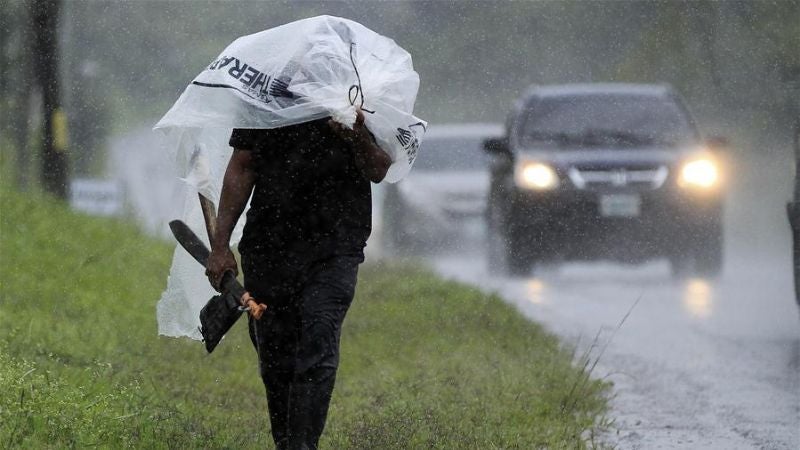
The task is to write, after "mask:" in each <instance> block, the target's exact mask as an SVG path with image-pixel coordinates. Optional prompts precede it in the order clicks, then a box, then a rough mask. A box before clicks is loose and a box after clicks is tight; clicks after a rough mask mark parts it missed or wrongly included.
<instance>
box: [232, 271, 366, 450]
mask: <svg viewBox="0 0 800 450" xmlns="http://www.w3.org/2000/svg"><path fill="white" fill-rule="evenodd" d="M243 259H244V258H243ZM362 260H363V257H356V256H335V257H332V258H330V259H326V260H323V261H317V262H311V263H308V264H291V262H289V265H290V266H294V267H293V269H295V270H292V271H291V272H292V275H291V276H287V277H284V278H282V279H281V280H280V282H278V280H277V279H276V278H275V277H274V276H270V275H274V274H275V273H279V272H280V271H281V269H283V270H286V264H287V261H282V262H278V263H275V264H270V263H262V264H260V265H259V266H258V267H253V264H252V263H244V261H243V269H244V272H245V285H246V286H247V289H248V290H249V291H250V292H251V294H253V296H254V297H255V298H257V299H259V300H260V301H262V302H264V303H266V304H267V310H266V312H265V313H264V315H263V316H262V317H261V319H260V320H254V319H253V318H250V339H251V340H252V341H253V345H254V346H255V348H256V351H257V352H258V361H259V371H260V374H261V378H262V380H263V381H264V386H265V387H266V390H267V403H268V405H269V418H270V423H271V425H272V437H273V439H274V440H275V445H276V446H277V448H278V449H291V450H295V449H316V448H317V445H318V443H319V438H320V436H321V435H322V430H323V429H324V427H325V419H326V417H327V414H328V405H329V404H330V399H331V393H332V392H333V385H334V381H335V379H336V369H337V368H338V365H339V337H340V335H341V327H342V322H343V321H344V317H345V314H346V313H347V309H348V308H349V307H350V303H351V302H352V300H353V295H354V293H355V286H356V277H357V273H358V265H359V263H361V261H362ZM278 265H281V266H282V267H280V268H279V267H277V266H278ZM273 270H274V271H273ZM265 271H270V272H271V273H270V275H267V274H266V272H265ZM259 274H261V275H262V276H261V277H259V276H258V275H259ZM248 275H249V276H248ZM287 275H288V274H287Z"/></svg>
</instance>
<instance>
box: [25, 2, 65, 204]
mask: <svg viewBox="0 0 800 450" xmlns="http://www.w3.org/2000/svg"><path fill="white" fill-rule="evenodd" d="M60 10H61V0H33V1H32V2H31V19H32V20H31V23H32V25H33V33H32V34H33V36H34V42H33V67H32V72H33V74H34V79H35V80H36V82H37V84H38V85H39V89H40V90H41V92H42V99H43V106H44V108H43V113H44V130H43V133H42V143H41V144H42V147H41V164H42V165H41V178H42V184H43V186H44V189H45V191H47V192H49V193H50V194H53V195H54V196H56V197H58V198H61V199H66V198H67V194H68V191H69V188H68V179H67V177H68V158H67V146H68V144H69V143H68V135H67V115H66V113H65V112H64V110H63V109H62V104H61V91H60V89H59V71H58V63H59V57H58V53H59V51H58V22H59V20H58V19H59V13H60Z"/></svg>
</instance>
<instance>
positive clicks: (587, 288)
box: [431, 251, 800, 449]
mask: <svg viewBox="0 0 800 450" xmlns="http://www.w3.org/2000/svg"><path fill="white" fill-rule="evenodd" d="M787 256H788V251H787ZM475 257H478V258H480V257H481V255H479V254H476V255H472V256H471V257H465V255H459V256H450V257H447V256H441V257H436V258H433V259H432V261H431V264H432V265H433V266H434V267H435V269H436V270H437V271H438V272H440V273H441V274H443V275H445V276H446V277H450V278H454V279H458V280H461V281H464V282H467V283H471V284H474V285H476V286H479V287H481V288H482V289H485V290H487V291H491V292H496V293H498V294H499V295H501V296H502V297H503V298H505V299H506V300H507V301H508V302H510V303H511V304H513V305H515V306H516V307H517V308H518V309H519V310H520V311H521V312H522V313H523V314H524V315H525V316H527V317H529V318H530V319H532V320H535V321H537V322H540V323H542V324H544V325H545V326H546V327H547V328H549V329H550V330H552V331H553V332H555V333H557V334H559V335H561V336H563V337H565V338H566V339H567V340H568V342H571V343H572V344H574V345H577V346H578V348H579V349H580V350H579V353H580V352H581V351H584V350H585V349H586V348H588V346H589V345H591V343H592V341H593V340H594V339H595V336H597V334H598V333H600V338H599V343H600V346H599V347H600V348H602V346H603V345H605V343H607V342H608V347H607V349H606V350H605V352H604V353H603V354H602V355H600V350H598V349H595V350H593V351H592V356H593V357H597V356H600V363H599V366H598V368H597V369H595V373H594V375H595V376H596V377H606V378H607V379H610V380H612V381H613V382H614V385H615V388H614V399H613V408H614V411H613V412H612V417H613V418H614V419H615V421H616V424H615V427H616V428H617V429H618V431H615V432H614V433H613V434H612V435H610V436H608V439H609V440H610V441H611V442H613V443H616V444H617V445H618V447H619V448H642V449H651V448H687V449H690V448H691V449H694V448H719V449H733V448H765V449H798V448H800V375H799V374H800V314H798V308H797V305H795V303H794V300H793V297H792V296H791V277H790V272H789V269H788V268H789V266H788V263H787V261H788V259H784V258H766V259H760V260H759V259H756V260H753V259H748V258H746V257H745V255H741V254H740V255H739V257H736V258H729V259H730V260H731V261H730V262H729V264H728V267H727V268H726V271H725V273H724V274H723V276H722V277H721V278H720V279H718V280H716V281H711V280H705V279H700V278H696V279H687V280H683V281H677V280H673V279H672V278H671V276H670V273H669V266H668V264H667V263H666V262H663V263H658V262H656V263H652V264H648V265H645V266H641V267H630V266H624V265H614V264H572V265H566V266H563V267H562V268H560V269H555V270H551V271H549V272H547V273H545V274H544V275H542V276H530V277H527V278H516V279H513V278H504V277H495V276H490V275H488V273H487V271H486V270H485V267H483V266H482V265H480V264H475V263H474V261H475V260H476V259H475ZM478 260H480V259H478ZM737 261H738V263H737ZM744 261H747V263H746V264H745V263H743V262H744ZM637 299H639V301H638V303H637ZM634 304H635V307H634V306H633V305H634ZM631 308H633V309H632V310H631ZM628 311H631V314H630V316H629V317H628V318H627V319H626V320H625V322H624V323H623V324H622V326H621V327H619V328H618V326H619V324H620V321H621V320H622V318H623V317H624V316H625V314H626V313H627V312H628ZM617 328H618V329H617ZM615 330H616V331H615Z"/></svg>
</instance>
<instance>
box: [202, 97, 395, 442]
mask: <svg viewBox="0 0 800 450" xmlns="http://www.w3.org/2000/svg"><path fill="white" fill-rule="evenodd" d="M230 145H231V146H232V147H233V148H234V151H233V155H232V156H231V159H230V161H229V163H228V167H227V170H226V172H225V177H224V181H223V187H222V194H221V198H220V206H219V213H218V214H219V215H218V219H217V234H216V236H215V238H214V240H213V242H212V250H211V255H210V257H209V260H208V272H207V275H208V277H209V280H210V281H211V283H212V285H213V286H215V287H217V288H218V287H219V283H220V280H221V278H222V275H223V274H224V273H225V272H226V271H233V272H234V273H237V272H238V271H237V265H236V260H235V259H234V256H233V254H232V253H231V250H230V248H229V241H230V237H231V233H232V231H233V228H234V225H235V224H236V222H237V220H238V219H239V216H240V215H241V214H242V211H243V210H244V208H245V206H246V204H247V200H248V198H250V195H251V193H252V200H251V203H250V210H249V212H248V214H247V220H246V224H245V228H244V234H243V236H242V240H241V242H240V243H239V252H240V254H241V257H242V271H243V272H244V283H245V288H246V289H247V290H248V291H249V292H250V293H251V294H252V295H253V296H254V297H255V298H256V299H258V300H259V301H260V302H263V303H266V305H267V310H266V312H265V313H264V316H263V317H262V318H261V319H260V320H255V319H253V318H252V317H251V318H250V323H249V325H250V337H251V340H252V342H253V345H254V346H255V348H256V351H257V353H258V359H259V369H260V374H261V377H262V380H263V381H264V385H265V387H266V390H267V401H268V406H269V417H270V423H271V426H272V436H273V439H274V440H275V444H276V446H277V448H278V449H315V448H317V445H318V442H319V438H320V435H321V434H322V431H323V428H324V426H325V419H326V416H327V411H328V405H329V402H330V398H331V393H332V391H333V386H334V380H335V378H336V370H337V367H338V363H339V337H340V333H341V326H342V322H343V320H344V317H345V313H346V312H347V309H348V307H349V306H350V303H351V301H352V299H353V295H354V292H355V285H356V276H357V271H358V265H359V264H360V263H361V262H363V260H364V252H363V250H364V246H365V245H366V241H367V238H368V237H369V234H370V228H371V187H370V181H372V182H375V183H377V182H380V181H381V180H382V179H383V178H384V177H385V175H386V172H387V170H388V168H389V166H390V165H391V162H392V161H391V158H390V157H389V155H388V154H386V153H385V152H384V151H383V150H381V149H380V147H378V146H377V144H376V143H375V141H374V139H373V137H372V135H371V134H370V132H369V131H368V130H367V128H366V126H365V125H364V116H363V114H362V112H361V111H360V110H357V119H356V122H355V125H354V127H353V129H352V130H351V129H348V128H345V127H343V126H341V125H340V124H338V123H336V122H333V121H332V120H330V119H322V120H316V121H312V122H307V123H303V124H300V125H293V126H287V127H283V128H276V129H270V130H265V129H234V131H233V133H232V135H231V138H230Z"/></svg>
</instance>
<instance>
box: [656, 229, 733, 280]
mask: <svg viewBox="0 0 800 450" xmlns="http://www.w3.org/2000/svg"><path fill="white" fill-rule="evenodd" d="M688 236H690V237H691V238H690V239H689V240H687V242H686V244H685V245H684V247H683V249H682V250H683V251H680V252H678V253H675V254H673V255H670V258H669V259H670V265H671V266H672V274H673V276H674V277H676V278H685V277H688V276H699V277H704V278H714V277H717V276H719V274H720V273H721V272H722V265H723V251H722V249H723V236H722V225H721V222H720V221H714V222H712V223H710V224H706V225H703V226H700V227H697V228H695V229H694V230H693V231H690V232H688Z"/></svg>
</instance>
